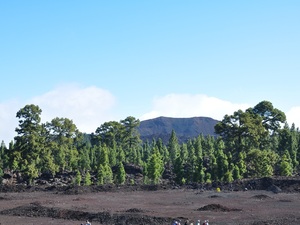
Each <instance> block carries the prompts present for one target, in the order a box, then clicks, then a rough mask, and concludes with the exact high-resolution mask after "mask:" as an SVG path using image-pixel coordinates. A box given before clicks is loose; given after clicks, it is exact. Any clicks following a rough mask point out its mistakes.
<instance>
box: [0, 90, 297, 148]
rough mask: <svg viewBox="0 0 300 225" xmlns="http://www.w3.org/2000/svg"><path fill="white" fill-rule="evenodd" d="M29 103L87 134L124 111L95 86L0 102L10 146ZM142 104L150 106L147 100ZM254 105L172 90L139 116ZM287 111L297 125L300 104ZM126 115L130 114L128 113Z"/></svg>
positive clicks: (47, 117) (0, 134) (217, 114)
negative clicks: (23, 110)
mask: <svg viewBox="0 0 300 225" xmlns="http://www.w3.org/2000/svg"><path fill="white" fill-rule="evenodd" d="M257 103H258V102H257ZM26 104H35V105H38V106H39V107H40V108H41V109H42V114H41V119H42V122H50V121H51V120H52V119H53V118H55V117H63V118H68V119H71V120H73V122H74V124H75V125H76V126H77V128H78V129H79V130H80V131H81V132H86V133H91V132H95V130H96V129H97V127H99V126H100V125H101V124H103V123H104V122H107V121H119V119H118V118H119V117H118V116H117V114H116V112H118V113H119V112H121V111H122V110H121V109H119V108H117V99H116V97H115V96H114V95H113V94H112V93H111V92H109V91H108V90H104V89H101V88H98V87H95V86H90V87H84V88H83V87H80V86H78V85H74V84H71V85H70V84H68V85H62V86H58V87H56V88H54V89H53V90H51V91H49V92H47V93H45V94H43V95H40V96H36V97H34V98H32V99H29V100H28V101H26V102H20V101H17V100H11V101H7V102H3V103H0V140H4V142H5V144H6V145H7V146H8V144H9V142H10V141H11V140H13V138H14V136H16V133H15V128H16V127H17V126H18V120H17V118H16V113H17V111H19V110H20V109H21V108H23V107H24V106H25V105H26ZM128 104H129V103H128ZM143 104H145V105H147V102H146V100H145V102H144V103H143ZM253 106H254V105H250V104H248V103H232V102H229V101H225V100H222V99H219V98H216V97H211V96H207V95H203V94H195V95H192V94H175V93H173V94H168V95H165V96H161V97H155V98H154V99H153V101H152V106H151V108H152V110H150V111H149V112H146V113H145V114H143V115H142V116H141V117H140V118H138V119H140V120H147V119H152V118H156V117H159V116H166V117H175V118H187V117H194V116H206V117H211V118H213V119H217V120H222V119H223V117H224V115H226V114H229V115H231V114H233V112H235V111H237V110H239V109H241V110H245V109H247V108H249V107H253ZM280 110H282V109H280ZM282 111H284V110H282ZM285 113H286V116H287V122H288V124H289V125H290V126H291V125H292V123H295V125H296V127H299V126H300V117H299V115H300V106H295V107H293V108H291V109H290V110H288V111H287V112H285ZM124 114H125V115H127V114H126V112H124ZM119 116H122V115H119ZM121 118H124V117H121Z"/></svg>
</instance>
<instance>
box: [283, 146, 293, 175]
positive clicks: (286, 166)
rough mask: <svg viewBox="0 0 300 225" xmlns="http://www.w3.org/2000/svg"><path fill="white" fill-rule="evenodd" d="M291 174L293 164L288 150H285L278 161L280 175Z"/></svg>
mask: <svg viewBox="0 0 300 225" xmlns="http://www.w3.org/2000/svg"><path fill="white" fill-rule="evenodd" d="M292 174H293V164H292V160H291V158H290V154H289V152H288V151H287V150H286V151H285V153H284V154H283V156H282V158H281V163H280V175H281V176H292Z"/></svg>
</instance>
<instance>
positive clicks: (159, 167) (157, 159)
mask: <svg viewBox="0 0 300 225" xmlns="http://www.w3.org/2000/svg"><path fill="white" fill-rule="evenodd" d="M163 170H164V167H163V161H162V157H161V155H160V153H159V151H158V149H157V148H156V147H154V150H153V153H152V155H151V157H150V159H149V161H148V164H147V177H148V178H149V179H150V180H152V182H153V183H154V184H157V183H158V182H159V179H160V178H161V175H162V173H163Z"/></svg>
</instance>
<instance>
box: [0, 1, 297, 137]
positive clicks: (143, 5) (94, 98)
mask: <svg viewBox="0 0 300 225" xmlns="http://www.w3.org/2000/svg"><path fill="white" fill-rule="evenodd" d="M299 21H300V2H299V1H296V0H289V1H276V0H272V1H271V0H264V1H258V0H257V1H256V0H254V1H234V0H229V1H201V0H197V1H193V0H191V1H175V0H173V1H169V0H163V1H161V0H160V1H156V0H151V1H130V0H129V1H76V0H64V1H47V0H45V1H37V0H36V1H34V0H29V1H21V0H19V1H18V0H16V1H2V2H1V3H0V27H1V30H0V34H1V35H0V77H1V81H2V82H1V92H0V93H1V95H0V140H4V141H5V142H6V143H8V142H9V141H10V140H12V139H13V137H14V136H15V135H16V134H15V132H14V129H15V128H16V127H17V125H18V122H17V118H16V117H15V115H16V112H17V111H18V110H19V109H20V108H22V107H24V106H25V105H26V104H37V105H39V106H40V108H41V109H42V110H43V112H42V115H41V117H42V120H43V122H45V121H50V120H51V119H53V118H55V117H66V118H69V119H72V120H73V121H74V123H75V124H76V125H77V127H78V128H79V130H81V131H83V132H94V131H95V130H96V128H97V127H99V126H100V125H101V124H102V123H103V122H105V121H111V120H116V121H119V120H121V119H124V118H126V117H127V116H134V117H136V118H138V119H140V120H144V119H149V118H154V117H157V116H172V117H191V116H208V117H212V118H214V119H220V120H221V119H222V118H223V116H224V115H225V114H232V113H233V112H234V111H236V110H238V109H243V110H244V109H246V108H248V107H253V106H255V105H256V104H257V103H259V102H260V101H263V100H268V101H270V102H272V103H273V105H274V107H276V108H278V109H280V110H282V111H284V112H285V113H286V115H287V119H288V122H289V124H290V125H291V124H292V123H295V124H296V126H297V127H299V126H300V100H299V96H300V89H299V80H300V78H299V75H300V63H299V62H300V23H299Z"/></svg>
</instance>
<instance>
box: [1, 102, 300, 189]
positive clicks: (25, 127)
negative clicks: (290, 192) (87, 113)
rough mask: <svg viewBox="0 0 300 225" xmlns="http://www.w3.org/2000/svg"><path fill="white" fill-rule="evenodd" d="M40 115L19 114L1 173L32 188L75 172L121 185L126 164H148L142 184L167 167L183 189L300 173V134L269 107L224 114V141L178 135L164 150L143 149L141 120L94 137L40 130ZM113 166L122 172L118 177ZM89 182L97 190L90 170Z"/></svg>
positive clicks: (155, 144)
mask: <svg viewBox="0 0 300 225" xmlns="http://www.w3.org/2000/svg"><path fill="white" fill-rule="evenodd" d="M41 112H42V110H41V109H40V108H39V107H38V106H36V105H26V106H25V107H24V108H21V109H20V110H19V111H18V112H17V114H16V117H17V118H18V121H19V125H18V127H17V128H16V132H17V136H16V137H15V142H11V143H10V145H9V148H6V147H5V144H4V143H3V142H2V143H1V146H0V168H1V170H2V172H3V169H10V170H14V171H20V172H21V173H22V175H23V176H24V177H23V178H24V179H25V181H27V183H33V182H34V180H35V178H37V177H38V176H39V175H40V174H41V173H50V174H51V175H52V176H54V175H55V174H56V173H57V172H58V171H65V170H67V171H70V172H74V171H76V174H77V175H76V177H77V176H78V177H77V178H76V177H75V178H74V182H75V183H76V182H77V183H78V182H79V184H80V183H81V180H80V181H79V175H78V173H80V172H79V171H91V172H92V173H96V174H97V183H98V184H107V183H112V182H115V183H118V184H123V183H124V182H125V178H126V173H125V170H124V164H123V163H131V164H134V165H139V166H143V167H144V168H143V171H144V172H143V173H144V183H159V182H160V179H161V176H162V173H163V171H164V169H167V172H170V174H174V175H175V182H177V183H179V184H184V183H189V182H199V183H203V182H207V183H211V182H214V181H224V182H231V181H233V180H236V179H242V178H246V177H264V176H273V175H283V176H291V175H293V174H294V173H298V172H299V161H300V150H299V149H300V132H299V129H298V128H297V129H296V128H295V126H294V124H293V125H292V126H291V128H290V127H289V126H288V124H287V123H286V118H285V115H284V113H283V112H282V111H280V110H278V109H276V108H274V107H273V105H272V103H270V102H268V101H262V102H260V103H259V104H257V105H256V106H254V107H253V108H248V109H247V110H245V111H242V110H238V111H236V112H234V113H233V115H225V116H224V118H223V120H222V121H220V122H219V123H218V124H217V125H216V126H215V131H216V133H217V134H219V135H220V137H218V138H215V137H212V136H205V137H204V136H203V135H202V134H201V135H199V136H198V137H197V138H193V139H190V140H187V141H186V142H183V143H179V142H178V139H177V136H176V133H175V131H174V130H173V131H172V133H171V135H170V138H169V140H168V142H167V143H166V144H165V143H163V141H162V140H161V139H160V138H158V139H153V140H152V141H151V142H148V141H146V142H145V143H142V142H141V140H140V136H139V133H138V129H137V128H138V126H139V124H140V121H139V120H138V119H135V118H134V117H131V116H129V117H127V118H125V119H124V120H121V121H120V122H115V121H111V122H107V123H104V124H102V125H101V126H99V127H98V128H97V130H96V132H95V134H92V135H87V134H86V135H83V134H82V133H81V132H79V130H78V129H77V127H76V125H75V124H74V123H73V121H72V120H70V119H67V118H54V119H52V120H51V121H50V122H46V123H45V124H42V123H41V118H40V115H41ZM282 124H285V125H284V127H283V128H281V125H282ZM112 167H115V168H117V169H116V172H115V174H113V172H112V169H111V168H112ZM0 173H1V171H0ZM113 177H114V180H113ZM80 179H81V175H80ZM132 182H134V180H132ZM83 183H84V184H85V185H90V184H91V178H90V174H89V172H86V174H85V176H84V182H83Z"/></svg>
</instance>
